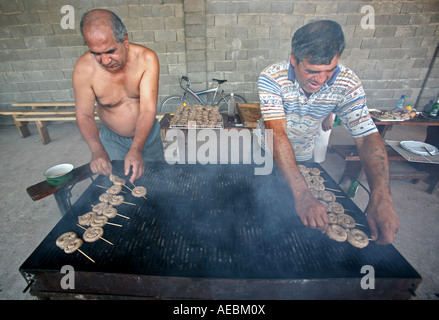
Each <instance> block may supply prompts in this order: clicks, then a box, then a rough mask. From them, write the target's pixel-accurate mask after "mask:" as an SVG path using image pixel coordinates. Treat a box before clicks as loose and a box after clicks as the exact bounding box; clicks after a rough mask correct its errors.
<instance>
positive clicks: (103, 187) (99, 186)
mask: <svg viewBox="0 0 439 320" xmlns="http://www.w3.org/2000/svg"><path fill="white" fill-rule="evenodd" d="M96 187H99V188H102V189H107V190H108V189H110V188H108V187H104V186H100V185H98V184H97V185H96ZM121 192H122V193H126V192H125V191H123V190H122V191H121Z"/></svg>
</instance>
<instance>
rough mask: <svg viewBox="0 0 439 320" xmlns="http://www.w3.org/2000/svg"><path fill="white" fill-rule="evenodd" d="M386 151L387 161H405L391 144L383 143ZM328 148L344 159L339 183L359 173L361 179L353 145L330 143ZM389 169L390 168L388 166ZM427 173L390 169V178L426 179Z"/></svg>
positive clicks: (361, 172)
mask: <svg viewBox="0 0 439 320" xmlns="http://www.w3.org/2000/svg"><path fill="white" fill-rule="evenodd" d="M385 147H386V151H387V157H388V159H389V162H391V161H407V160H406V159H405V158H404V157H403V156H401V155H400V154H399V153H398V152H396V151H395V150H394V149H393V148H392V147H391V146H389V145H385ZM330 149H331V150H333V151H334V152H335V153H337V154H338V155H339V156H340V157H342V158H343V159H344V160H345V161H346V167H345V170H344V172H343V174H342V176H341V178H340V181H339V184H341V183H343V182H344V181H345V180H346V179H348V178H351V179H352V178H355V177H357V176H358V174H359V178H358V179H362V178H363V176H364V172H363V170H362V165H361V162H360V155H359V153H358V150H357V146H355V145H332V146H330ZM390 169H391V168H390ZM428 177H429V174H428V173H427V172H425V171H419V170H416V169H414V168H413V169H411V168H409V169H407V170H404V171H401V170H399V171H398V170H390V179H411V180H413V182H418V181H419V180H422V179H426V178H428Z"/></svg>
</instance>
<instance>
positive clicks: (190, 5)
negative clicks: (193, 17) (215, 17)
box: [183, 0, 206, 12]
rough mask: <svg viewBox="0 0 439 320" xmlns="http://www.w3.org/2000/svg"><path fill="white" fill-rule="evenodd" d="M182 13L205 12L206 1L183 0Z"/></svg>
mask: <svg viewBox="0 0 439 320" xmlns="http://www.w3.org/2000/svg"><path fill="white" fill-rule="evenodd" d="M183 5H184V12H200V11H201V12H205V10H206V1H204V0H183Z"/></svg>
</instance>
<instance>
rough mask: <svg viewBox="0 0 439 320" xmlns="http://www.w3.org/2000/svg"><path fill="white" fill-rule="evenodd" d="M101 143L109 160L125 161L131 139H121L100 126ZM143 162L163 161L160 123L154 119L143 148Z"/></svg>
mask: <svg viewBox="0 0 439 320" xmlns="http://www.w3.org/2000/svg"><path fill="white" fill-rule="evenodd" d="M99 133H100V137H101V142H102V144H103V145H104V148H105V150H106V151H107V153H108V156H109V157H110V160H125V157H126V155H127V153H128V151H129V150H130V147H131V144H132V143H133V138H126V137H122V136H120V135H118V134H116V133H114V132H113V131H111V130H110V129H108V128H107V127H106V126H104V125H103V124H101V128H100V130H99ZM142 155H143V159H144V160H145V162H152V161H164V154H163V144H162V139H161V134H160V123H159V121H158V120H157V119H155V122H154V125H153V127H152V129H151V132H150V133H149V136H148V139H146V142H145V145H144V147H143V152H142Z"/></svg>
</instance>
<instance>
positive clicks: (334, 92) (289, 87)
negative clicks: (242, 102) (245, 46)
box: [258, 20, 399, 244]
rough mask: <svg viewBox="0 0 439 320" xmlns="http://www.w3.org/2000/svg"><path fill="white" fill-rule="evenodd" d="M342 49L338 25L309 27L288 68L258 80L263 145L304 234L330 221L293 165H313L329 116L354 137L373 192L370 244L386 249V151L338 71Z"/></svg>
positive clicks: (348, 76) (355, 87) (358, 88)
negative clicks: (270, 135) (319, 135)
mask: <svg viewBox="0 0 439 320" xmlns="http://www.w3.org/2000/svg"><path fill="white" fill-rule="evenodd" d="M344 47H345V40H344V35H343V31H342V29H341V27H340V25H339V24H338V23H336V22H334V21H330V20H320V21H314V22H311V23H309V24H307V25H305V26H303V27H302V28H300V29H299V30H297V32H296V33H295V34H294V36H293V39H292V54H291V58H290V60H287V61H281V62H277V63H274V64H272V65H270V66H268V67H267V68H265V69H264V70H263V71H262V73H261V75H260V77H259V80H258V86H259V98H260V106H261V112H262V119H261V120H260V121H259V125H258V128H259V129H261V130H260V132H261V135H260V138H261V139H260V143H261V145H262V146H263V147H265V144H264V141H265V139H264V135H265V132H266V130H267V129H271V130H272V133H273V146H270V150H271V152H272V154H273V156H274V159H275V161H276V163H277V165H278V167H279V168H280V170H281V171H282V173H283V175H284V176H285V178H286V181H287V183H288V185H289V187H290V189H291V190H292V193H293V196H294V200H295V209H296V212H297V214H298V215H299V217H300V219H301V221H302V223H303V224H304V225H305V226H309V227H311V228H315V229H318V230H321V231H322V232H325V231H326V228H327V226H328V215H327V213H326V210H325V208H324V207H323V205H322V204H321V203H320V202H319V201H318V200H317V199H316V198H314V197H313V196H312V194H311V192H310V190H309V189H308V186H307V184H306V182H305V180H304V178H303V177H302V175H301V173H300V171H299V169H298V166H297V162H299V161H308V160H312V155H313V149H314V139H315V136H316V134H317V132H318V130H319V126H320V125H321V123H322V121H323V120H324V119H325V118H326V117H327V116H328V115H329V114H330V113H331V112H333V113H334V114H336V115H337V116H338V117H339V118H340V119H341V121H342V122H343V124H344V125H345V126H346V128H347V129H348V130H349V131H350V133H351V134H352V137H353V138H354V141H355V143H356V145H357V147H358V150H359V153H360V157H361V161H362V164H363V167H364V170H365V173H366V176H367V179H368V182H369V186H370V188H371V196H370V200H369V204H368V207H367V209H366V212H367V220H368V223H369V226H370V229H371V232H372V238H374V239H376V240H377V243H380V244H388V243H392V242H393V241H394V239H395V236H396V233H397V232H398V228H399V219H398V216H397V214H396V212H395V208H394V206H393V203H392V197H391V194H390V185H389V165H388V160H387V153H386V150H385V148H384V143H383V141H382V138H381V136H380V135H379V133H378V130H377V128H376V126H375V124H374V123H373V121H372V119H371V117H370V116H369V112H368V109H367V106H366V96H365V93H364V90H363V87H362V84H361V81H360V80H359V78H358V77H357V76H356V75H355V74H354V73H353V72H352V70H350V69H348V68H346V67H344V66H342V65H339V64H338V60H339V58H340V55H341V53H342V52H343V50H344Z"/></svg>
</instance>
